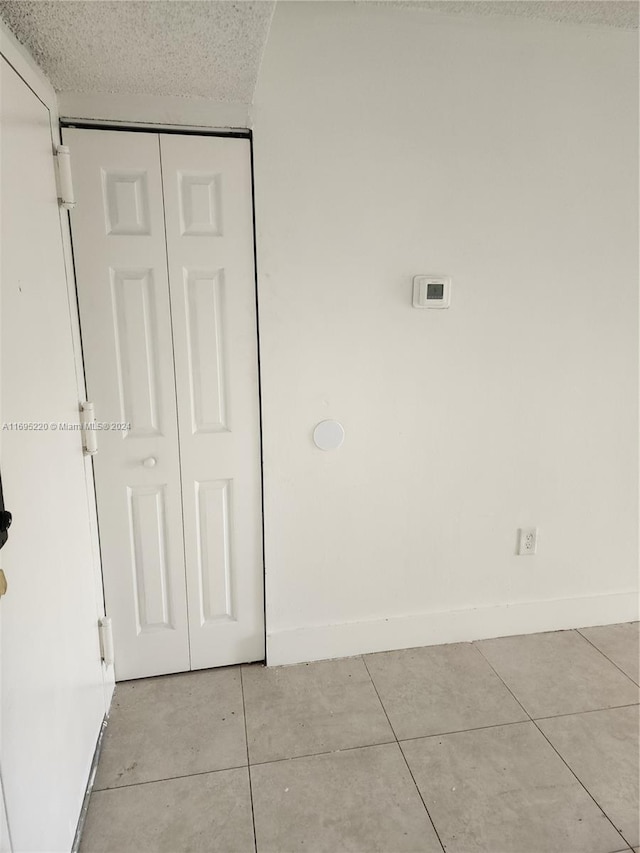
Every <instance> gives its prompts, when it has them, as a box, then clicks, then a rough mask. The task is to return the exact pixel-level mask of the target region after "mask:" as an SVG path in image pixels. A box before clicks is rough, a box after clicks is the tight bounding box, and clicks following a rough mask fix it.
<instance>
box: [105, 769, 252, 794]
mask: <svg viewBox="0 0 640 853" xmlns="http://www.w3.org/2000/svg"><path fill="white" fill-rule="evenodd" d="M248 766H249V765H248V764H238V765H234V766H233V767H218V768H217V769H216V770H197V771H196V772H195V773H180V774H178V775H177V776H162V777H161V778H160V779H141V780H140V781H139V782H128V783H127V784H126V785H111V786H110V787H108V788H94V789H93V791H92V793H93V794H105V793H107V792H108V791H122V790H123V789H124V788H137V787H138V786H139V785H155V784H156V782H174V781H175V780H176V779H191V777H192V776H209V775H211V774H212V773H227V772H228V771H229V770H244V769H245V768H247V767H248Z"/></svg>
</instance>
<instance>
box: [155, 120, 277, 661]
mask: <svg viewBox="0 0 640 853" xmlns="http://www.w3.org/2000/svg"><path fill="white" fill-rule="evenodd" d="M160 152H161V159H162V182H163V188H164V203H165V220H166V232H167V257H168V262H169V282H170V288H171V311H172V316H173V336H174V354H175V367H176V387H177V392H178V418H179V424H180V464H181V471H182V500H183V512H184V538H185V558H186V571H187V589H188V595H189V636H190V641H191V668H192V669H199V668H202V667H210V666H222V665H225V664H231V663H239V662H241V661H250V660H261V659H262V658H263V657H264V628H263V619H264V601H263V594H262V578H263V572H262V524H261V517H262V516H261V513H262V510H261V490H260V414H259V391H258V354H257V338H258V332H257V327H256V296H255V274H254V261H253V216H252V214H253V210H252V196H251V152H250V143H249V140H248V139H235V138H229V137H226V138H225V137H211V136H209V137H203V136H179V135H172V134H163V135H161V136H160Z"/></svg>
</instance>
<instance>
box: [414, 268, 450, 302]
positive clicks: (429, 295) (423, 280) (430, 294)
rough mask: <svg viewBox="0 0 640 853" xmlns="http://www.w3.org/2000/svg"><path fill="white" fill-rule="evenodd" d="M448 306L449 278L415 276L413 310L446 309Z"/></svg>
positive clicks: (443, 276)
mask: <svg viewBox="0 0 640 853" xmlns="http://www.w3.org/2000/svg"><path fill="white" fill-rule="evenodd" d="M450 304H451V276H449V275H417V276H415V277H414V279H413V307H414V308H448V307H449V305H450Z"/></svg>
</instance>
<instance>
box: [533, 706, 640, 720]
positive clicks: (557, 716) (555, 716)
mask: <svg viewBox="0 0 640 853" xmlns="http://www.w3.org/2000/svg"><path fill="white" fill-rule="evenodd" d="M639 704H640V703H639V702H629V703H628V704H627V705H607V707H606V708H588V709H587V710H586V711H570V712H569V713H567V714H548V715H547V716H546V717H531V720H532V722H534V723H535V722H536V721H537V720H559V719H561V718H562V717H579V716H581V715H582V714H599V713H601V712H602V711H619V710H620V709H621V708H637V707H638V705H639Z"/></svg>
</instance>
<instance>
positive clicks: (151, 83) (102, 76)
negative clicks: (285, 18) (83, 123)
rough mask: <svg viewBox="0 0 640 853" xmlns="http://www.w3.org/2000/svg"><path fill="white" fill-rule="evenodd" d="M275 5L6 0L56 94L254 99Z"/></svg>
mask: <svg viewBox="0 0 640 853" xmlns="http://www.w3.org/2000/svg"><path fill="white" fill-rule="evenodd" d="M274 5H275V3H273V2H267V0H258V2H248V0H239V2H230V0H229V2H208V1H207V0H136V2H127V0H38V2H30V0H2V2H0V16H1V17H2V18H3V19H4V20H5V22H6V23H7V24H8V26H9V28H10V29H11V30H12V31H13V33H14V34H15V35H16V36H17V38H18V39H19V41H21V42H22V43H23V44H24V45H25V46H26V47H27V49H28V50H29V52H30V53H31V54H32V56H33V57H34V58H35V60H36V62H37V63H38V64H39V65H40V67H41V68H42V69H43V70H44V71H45V73H46V74H47V76H48V77H49V79H50V80H51V82H52V83H53V86H54V88H55V89H56V90H58V91H66V92H79V93H91V94H107V93H117V94H127V95H182V96H190V97H203V98H211V99H212V100H215V101H223V102H236V103H251V99H252V97H253V90H254V87H255V82H256V78H257V76H258V69H259V66H260V59H261V57H262V51H263V47H264V44H265V41H266V38H267V34H268V31H269V25H270V23H271V16H272V14H273V8H274Z"/></svg>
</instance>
